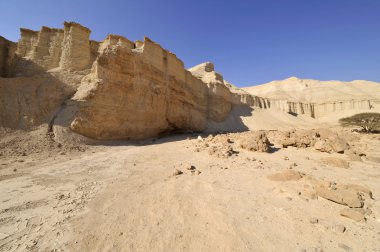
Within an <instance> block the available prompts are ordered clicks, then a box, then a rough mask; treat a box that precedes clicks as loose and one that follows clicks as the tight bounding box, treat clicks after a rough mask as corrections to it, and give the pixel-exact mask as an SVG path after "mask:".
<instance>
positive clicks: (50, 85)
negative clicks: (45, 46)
mask: <svg viewBox="0 0 380 252" xmlns="http://www.w3.org/2000/svg"><path fill="white" fill-rule="evenodd" d="M70 94H71V93H70V90H69V89H67V88H65V86H64V85H62V83H61V82H60V81H59V80H57V79H56V78H53V77H49V76H33V77H18V78H0V125H1V126H2V127H8V128H18V129H29V128H31V127H33V126H36V125H40V124H42V123H46V122H49V121H50V120H51V119H52V117H53V116H54V112H55V111H56V110H57V109H59V107H60V106H61V104H62V103H63V102H64V100H65V99H66V97H68V96H70Z"/></svg>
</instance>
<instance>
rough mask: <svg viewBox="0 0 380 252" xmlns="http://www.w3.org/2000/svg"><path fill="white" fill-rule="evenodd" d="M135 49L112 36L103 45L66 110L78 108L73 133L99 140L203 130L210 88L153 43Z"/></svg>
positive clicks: (148, 40) (173, 56)
mask: <svg viewBox="0 0 380 252" xmlns="http://www.w3.org/2000/svg"><path fill="white" fill-rule="evenodd" d="M116 41H118V42H116ZM119 42H120V43H119ZM133 47H134V46H133ZM133 47H132V44H131V43H129V42H128V40H126V39H125V38H118V37H114V36H111V37H108V38H107V39H106V40H105V41H103V42H102V43H101V44H100V46H99V51H100V54H99V56H98V58H97V60H96V61H95V63H94V65H93V67H92V70H91V73H90V74H89V75H88V76H86V77H85V79H84V81H83V82H82V85H81V86H80V87H79V89H78V92H77V93H76V94H75V95H74V97H73V98H72V100H73V101H74V102H75V103H72V104H71V106H68V107H67V110H70V109H72V108H73V106H77V107H78V109H77V112H76V113H75V115H74V116H73V118H69V121H71V123H70V128H71V129H72V130H73V131H75V132H77V133H80V134H82V135H85V136H88V137H91V138H95V139H128V138H146V137H151V136H155V135H157V134H159V133H162V132H165V131H171V130H192V131H200V130H203V129H204V128H205V127H206V122H207V87H206V85H205V84H204V83H203V82H201V81H200V80H198V79H196V78H194V77H193V76H192V75H191V74H190V73H189V72H187V71H186V70H185V69H184V68H183V63H182V62H181V61H180V60H179V59H177V58H176V57H175V55H174V54H172V53H170V52H168V51H167V50H164V49H162V48H161V47H160V46H159V45H158V44H156V43H154V42H153V41H151V40H150V39H148V38H145V40H144V44H143V46H142V47H139V48H133ZM62 113H65V111H63V112H62Z"/></svg>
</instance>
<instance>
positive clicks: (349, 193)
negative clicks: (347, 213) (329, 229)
mask: <svg viewBox="0 0 380 252" xmlns="http://www.w3.org/2000/svg"><path fill="white" fill-rule="evenodd" d="M316 193H317V195H318V196H319V197H322V198H325V199H328V200H331V201H333V202H335V203H338V204H342V205H346V206H349V207H356V208H360V207H363V204H364V203H363V199H362V197H361V195H360V194H359V193H358V192H356V191H354V190H349V189H340V188H339V189H335V190H334V189H332V188H328V187H326V186H319V187H317V190H316Z"/></svg>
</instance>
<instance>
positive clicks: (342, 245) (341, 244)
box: [338, 243, 352, 251]
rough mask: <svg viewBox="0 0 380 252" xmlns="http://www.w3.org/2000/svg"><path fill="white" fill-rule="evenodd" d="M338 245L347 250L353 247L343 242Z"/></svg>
mask: <svg viewBox="0 0 380 252" xmlns="http://www.w3.org/2000/svg"><path fill="white" fill-rule="evenodd" d="M338 247H339V248H341V249H343V250H345V251H352V248H351V247H349V246H347V245H346V244H343V243H339V244H338Z"/></svg>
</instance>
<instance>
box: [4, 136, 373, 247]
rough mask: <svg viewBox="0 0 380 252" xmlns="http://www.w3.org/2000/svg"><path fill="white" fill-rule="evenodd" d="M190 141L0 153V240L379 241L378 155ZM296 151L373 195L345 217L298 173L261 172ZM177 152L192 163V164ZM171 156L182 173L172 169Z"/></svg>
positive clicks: (141, 243) (313, 170) (305, 167)
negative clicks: (363, 213)
mask: <svg viewBox="0 0 380 252" xmlns="http://www.w3.org/2000/svg"><path fill="white" fill-rule="evenodd" d="M192 137H196V135H195V136H192ZM197 142H198V141H197V140H195V139H194V140H186V139H184V137H181V136H177V137H170V138H165V139H161V140H157V141H155V142H149V141H146V142H143V143H144V145H141V146H139V145H137V146H134V145H129V146H108V147H91V148H90V149H89V150H87V151H85V152H83V153H82V152H79V153H77V154H75V155H70V156H69V155H55V156H54V155H53V156H51V157H45V156H43V159H41V158H39V156H38V155H39V154H42V153H39V154H38V153H37V154H33V155H27V156H22V157H19V158H17V159H15V158H13V159H12V158H9V157H6V156H2V157H0V167H1V169H0V178H1V183H0V202H1V207H0V223H1V225H0V251H62V250H64V251H304V249H305V250H306V251H322V250H323V251H344V250H346V251H376V250H377V249H378V248H379V247H380V240H379V239H378V237H379V232H380V201H379V197H380V183H379V178H380V165H379V163H374V162H369V161H364V162H350V165H351V166H350V168H349V169H342V168H337V167H332V166H328V165H326V164H324V163H323V162H322V159H323V158H325V157H340V158H343V159H346V160H348V159H347V158H346V157H345V155H344V154H327V153H320V152H317V151H315V150H308V149H298V150H297V149H294V148H292V149H280V150H278V151H276V152H274V153H254V152H247V151H244V150H241V149H237V150H238V151H239V153H238V154H236V155H233V156H231V157H229V158H218V157H216V156H210V155H209V154H208V152H207V151H197V150H196V148H195V146H196V144H197ZM361 142H362V143H363V144H364V145H367V146H368V150H366V153H369V154H370V155H372V156H379V155H380V152H379V150H380V141H379V138H378V136H375V135H374V136H363V137H362V140H361ZM150 143H151V145H147V144H150ZM124 144H125V143H124ZM284 156H287V157H289V160H284V158H283V157H284ZM253 157H254V158H256V159H257V160H256V161H252V158H253ZM248 158H249V159H248ZM21 159H22V160H23V161H24V162H17V160H21ZM259 160H260V161H259ZM294 162H296V163H297V166H296V167H293V170H298V171H300V172H303V173H305V174H307V175H310V176H311V177H313V178H316V179H323V180H325V181H333V182H336V183H338V184H341V183H347V184H348V183H353V184H361V185H364V186H366V187H368V188H370V189H371V190H372V192H373V197H374V199H369V198H366V201H365V204H366V206H371V210H372V214H371V215H369V217H368V220H367V221H366V222H354V221H352V220H351V219H347V218H344V217H341V216H340V215H339V211H340V210H342V209H346V208H347V207H346V206H342V205H339V204H336V203H334V202H331V201H328V200H325V199H323V198H314V199H313V198H310V197H309V196H308V195H307V194H305V193H304V190H305V189H306V187H305V185H304V184H305V183H306V184H307V183H308V182H307V181H308V179H302V180H301V181H283V182H279V181H271V180H269V179H268V178H267V176H268V175H270V174H273V173H275V172H278V171H281V170H283V169H286V168H288V167H289V165H290V164H292V163H294ZM181 163H190V164H192V165H194V166H195V167H196V169H197V170H199V171H201V172H202V173H201V174H199V175H191V172H190V171H188V170H186V169H185V168H184V165H181ZM174 167H176V168H179V169H181V170H182V171H183V172H184V174H182V175H179V176H172V173H173V169H174ZM227 168H228V169H227ZM14 169H17V170H15V171H14ZM315 219H318V221H317V222H316V221H315ZM341 225H343V226H344V227H345V228H346V231H345V232H344V233H343V232H342V226H341Z"/></svg>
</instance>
